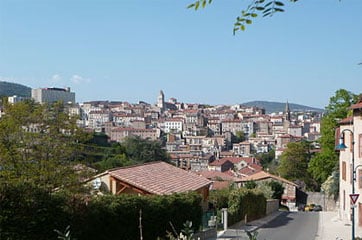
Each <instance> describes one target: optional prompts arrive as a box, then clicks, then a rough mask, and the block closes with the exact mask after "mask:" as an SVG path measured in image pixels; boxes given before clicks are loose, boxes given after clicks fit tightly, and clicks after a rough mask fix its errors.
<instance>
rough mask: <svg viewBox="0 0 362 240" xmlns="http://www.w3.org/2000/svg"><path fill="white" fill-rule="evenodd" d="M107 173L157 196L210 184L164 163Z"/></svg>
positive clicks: (153, 163)
mask: <svg viewBox="0 0 362 240" xmlns="http://www.w3.org/2000/svg"><path fill="white" fill-rule="evenodd" d="M108 172H109V174H110V175H111V176H112V177H114V178H116V179H118V180H120V181H123V182H126V183H128V184H130V185H132V186H135V187H137V188H139V189H142V190H144V191H146V192H149V193H152V194H158V195H163V194H172V193H181V192H187V191H195V190H198V189H200V188H202V187H205V186H208V185H210V184H211V182H210V181H209V180H207V179H206V178H204V177H202V176H199V175H197V174H195V173H192V172H188V171H185V170H183V169H180V168H178V167H175V166H173V165H171V164H168V163H165V162H151V163H147V164H143V165H136V166H130V167H124V168H118V169H113V170H109V171H108Z"/></svg>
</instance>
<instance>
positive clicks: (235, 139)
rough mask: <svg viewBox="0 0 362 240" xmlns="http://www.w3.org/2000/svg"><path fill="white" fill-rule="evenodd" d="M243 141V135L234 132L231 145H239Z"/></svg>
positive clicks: (242, 133) (239, 132)
mask: <svg viewBox="0 0 362 240" xmlns="http://www.w3.org/2000/svg"><path fill="white" fill-rule="evenodd" d="M245 139H246V138H245V133H244V132H243V131H236V132H235V135H233V138H232V140H231V141H232V143H239V142H243V141H245Z"/></svg>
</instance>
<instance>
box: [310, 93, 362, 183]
mask: <svg viewBox="0 0 362 240" xmlns="http://www.w3.org/2000/svg"><path fill="white" fill-rule="evenodd" d="M357 99H358V95H355V94H353V93H351V92H349V91H347V90H345V89H339V90H337V91H336V93H335V95H334V96H332V97H331V98H330V100H329V104H328V106H327V107H326V113H325V115H324V117H323V118H322V120H321V138H320V139H319V143H320V146H321V151H320V152H318V153H316V155H315V156H313V158H312V159H311V161H310V163H309V167H308V172H309V173H310V174H311V175H312V176H313V178H314V179H315V180H316V181H317V182H318V183H319V184H322V183H323V182H324V181H326V180H327V178H328V176H330V175H331V174H332V172H333V171H334V170H337V169H338V154H337V153H336V152H335V150H334V149H335V130H336V128H337V127H338V122H339V121H340V120H341V119H343V118H346V117H347V116H348V115H349V114H350V113H351V112H350V110H349V109H348V107H349V106H351V104H353V103H355V102H356V101H357Z"/></svg>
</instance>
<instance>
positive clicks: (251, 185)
mask: <svg viewBox="0 0 362 240" xmlns="http://www.w3.org/2000/svg"><path fill="white" fill-rule="evenodd" d="M257 186H258V184H256V182H255V181H253V180H251V181H247V182H245V188H247V189H254V188H256V187H257Z"/></svg>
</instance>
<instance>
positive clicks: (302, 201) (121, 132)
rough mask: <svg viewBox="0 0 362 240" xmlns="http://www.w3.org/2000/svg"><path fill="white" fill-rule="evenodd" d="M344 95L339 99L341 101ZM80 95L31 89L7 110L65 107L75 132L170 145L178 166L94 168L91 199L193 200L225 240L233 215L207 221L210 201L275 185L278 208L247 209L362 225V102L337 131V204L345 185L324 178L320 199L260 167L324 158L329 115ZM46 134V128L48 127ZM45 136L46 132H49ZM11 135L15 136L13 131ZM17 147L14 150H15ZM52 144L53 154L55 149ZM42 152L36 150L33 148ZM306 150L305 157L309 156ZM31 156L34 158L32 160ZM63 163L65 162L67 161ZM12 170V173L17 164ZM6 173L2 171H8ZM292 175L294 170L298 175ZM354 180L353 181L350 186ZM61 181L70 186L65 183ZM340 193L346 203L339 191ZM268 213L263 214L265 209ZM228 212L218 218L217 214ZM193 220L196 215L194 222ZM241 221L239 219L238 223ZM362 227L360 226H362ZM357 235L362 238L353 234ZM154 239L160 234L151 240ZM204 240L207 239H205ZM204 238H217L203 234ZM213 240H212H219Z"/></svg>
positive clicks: (34, 129) (206, 225)
mask: <svg viewBox="0 0 362 240" xmlns="http://www.w3.org/2000/svg"><path fill="white" fill-rule="evenodd" d="M343 91H344V90H340V92H343ZM75 95H76V94H75V93H74V92H71V90H70V88H38V89H32V90H31V98H30V97H20V96H16V95H14V96H9V97H7V100H6V101H7V103H9V104H10V105H16V104H17V103H18V102H22V101H25V100H29V99H31V100H32V101H31V102H33V103H35V104H38V105H39V106H44V105H48V104H49V106H52V104H53V103H62V106H63V107H64V110H65V111H64V114H66V116H68V117H67V118H69V116H75V117H76V118H75V123H76V125H77V126H78V128H81V129H83V130H84V131H85V132H87V133H91V134H92V135H93V136H100V137H101V138H102V139H105V141H106V142H107V143H115V144H122V143H124V142H126V141H127V140H128V139H129V138H130V137H131V138H132V137H135V138H136V139H142V140H146V141H153V142H158V143H160V146H162V150H165V151H166V152H167V155H168V158H169V160H170V162H164V161H160V159H143V160H142V162H141V164H136V165H124V166H122V165H121V167H116V168H108V169H106V170H105V171H103V172H97V171H96V170H94V169H92V170H91V171H92V174H91V175H90V177H88V178H87V179H84V180H81V182H82V184H84V183H86V184H87V186H88V185H89V186H90V187H91V189H92V190H91V194H92V195H95V196H100V195H102V196H103V194H111V195H113V196H123V195H138V196H141V195H142V196H143V195H144V196H148V195H155V196H168V195H172V194H174V193H187V192H194V193H197V194H198V195H200V196H201V207H202V209H203V216H204V215H205V219H206V222H205V221H203V222H202V226H203V227H202V228H203V229H211V230H214V231H215V230H216V229H217V227H216V225H217V221H219V222H220V221H221V223H223V224H224V231H223V232H222V233H223V234H226V233H227V231H226V230H227V228H228V224H227V223H225V221H227V219H228V217H227V213H226V212H229V211H226V212H225V214H226V215H224V213H222V216H221V219H218V220H217V219H216V218H215V217H213V216H212V215H207V214H209V213H210V211H211V212H212V211H213V210H212V209H213V208H214V207H215V206H214V204H217V202H215V201H216V200H215V199H214V200H213V201H214V202H210V195H211V193H212V192H217V191H219V190H225V189H229V190H230V189H245V188H249V187H250V186H251V185H250V184H256V185H254V187H255V186H259V187H262V186H265V184H266V185H268V184H269V185H268V186H270V183H273V182H276V183H278V184H280V187H281V188H280V189H281V192H280V194H281V195H280V196H279V197H277V198H278V199H279V200H278V199H274V200H276V201H270V200H272V199H269V200H268V201H265V200H261V202H260V200H259V202H258V201H256V200H255V202H254V204H256V205H255V206H252V205H250V206H249V207H248V209H249V208H250V209H258V208H259V210H260V211H261V215H260V216H264V215H265V216H266V218H268V217H270V216H278V215H276V214H277V213H278V209H279V207H280V204H282V205H283V206H285V207H286V208H287V209H288V211H292V212H293V211H294V212H297V211H321V210H329V211H338V212H339V219H340V220H339V221H343V222H348V221H352V222H353V224H354V221H355V216H354V215H352V216H351V215H350V214H349V209H353V210H354V207H353V206H354V205H353V204H352V202H351V203H350V205H348V201H347V200H346V199H347V198H348V195H347V194H346V193H348V192H349V188H350V187H351V184H350V183H351V182H352V186H353V190H352V192H353V193H352V194H350V195H353V197H355V198H354V200H355V201H357V198H358V194H356V192H355V191H356V190H355V188H354V181H357V178H356V174H357V173H356V171H357V168H358V167H359V166H360V165H358V164H357V163H354V152H353V151H354V149H353V143H354V142H353V141H354V140H352V139H353V138H355V136H354V134H353V131H352V130H351V129H354V130H357V131H359V126H360V124H359V122H360V121H359V117H358V116H359V114H360V109H361V103H362V98H361V97H359V99H358V100H357V103H355V104H352V105H351V106H350V107H349V109H350V111H352V113H353V115H352V116H350V117H347V118H344V119H341V120H339V122H338V125H339V128H337V130H336V136H335V137H334V138H335V141H336V142H337V140H338V139H337V138H339V142H340V144H339V145H338V146H336V148H335V150H336V151H340V155H339V165H340V166H339V168H340V172H341V175H340V180H339V183H337V184H339V188H340V192H339V196H337V197H335V196H334V198H333V196H331V195H328V196H327V195H326V193H324V191H329V192H332V191H333V190H329V189H328V188H330V187H333V185H334V183H333V181H334V180H333V179H337V178H339V177H337V178H336V177H333V176H329V177H328V178H327V177H326V179H327V180H326V181H325V182H323V184H322V186H321V188H320V189H321V192H315V193H313V192H308V193H307V192H306V191H307V189H306V186H305V183H304V182H303V181H298V180H299V179H298V177H297V178H295V179H296V180H297V181H295V179H294V180H291V179H289V178H288V177H286V178H283V177H282V176H280V174H279V173H280V172H278V171H275V169H274V171H269V168H267V167H265V165H262V162H261V158H260V156H261V155H267V154H270V153H272V156H271V158H272V159H273V161H275V162H276V163H277V164H279V162H281V161H282V160H283V159H282V158H283V156H285V155H286V154H290V152H289V153H286V152H287V151H288V150H289V148H290V147H291V145H290V144H293V143H294V144H297V145H295V146H298V144H300V145H301V146H302V145H303V143H306V142H307V143H308V150H307V151H308V154H314V153H316V152H320V151H321V148H320V145H319V144H320V141H319V140H320V138H321V119H322V118H323V112H317V111H293V109H291V108H290V105H289V103H288V101H286V102H285V107H284V111H281V112H274V113H266V110H265V109H264V108H261V107H256V106H253V107H250V106H246V105H242V104H234V105H217V106H211V105H207V104H198V103H183V102H179V101H178V100H177V99H176V98H170V99H169V100H168V101H166V100H165V94H164V93H163V91H162V90H161V91H160V92H159V94H158V95H157V96H156V97H155V103H154V104H150V103H146V102H139V103H129V102H126V101H124V102H123V101H90V102H83V103H77V102H76V101H75ZM62 111H63V110H62ZM6 115H7V113H6V111H5V108H4V105H2V108H1V109H0V118H2V117H3V116H6ZM27 125H28V126H27ZM4 126H8V125H4ZM45 127H47V126H46V125H45ZM21 128H22V129H23V130H25V132H29V133H35V134H36V133H42V132H44V130H41V129H40V128H41V125H38V124H33V123H32V122H25V125H24V123H23V124H22V127H21ZM47 131H48V130H45V132H47ZM62 131H65V129H63V127H61V131H60V132H59V131H58V133H60V135H63V134H64V133H65V132H64V133H62ZM333 131H334V130H333ZM49 133H50V132H49ZM9 134H13V133H12V132H11V131H10V132H9ZM15 134H16V133H15ZM332 134H333V133H332ZM14 136H15V135H14ZM358 136H359V135H358ZM356 137H357V135H356ZM348 139H349V140H348ZM54 140H55V139H54ZM350 142H351V143H352V150H351V151H352V166H350V167H348V166H347V165H348V164H347V161H346V159H348V156H349V155H350V154H351V152H350V151H343V149H345V148H347V147H348V146H346V145H345V144H344V143H350ZM17 144H18V143H16V141H15V145H16V146H17ZM49 144H50V145H49V146H52V143H49ZM36 145H37V143H35V145H34V146H36ZM4 146H5V145H4ZM32 147H33V144H32V143H31V147H30V148H32ZM333 148H334V147H333ZM294 150H296V149H294ZM11 151H12V150H11ZM36 151H38V149H37V150H36ZM61 151H63V149H61ZM296 151H298V150H296ZM303 151H304V152H305V149H304V150H302V152H303ZM22 154H24V153H23V151H21V153H20V155H22ZM41 154H43V153H41ZM297 154H298V153H297ZM302 154H303V153H302ZM23 157H25V158H27V156H25V155H24V156H23ZM356 157H357V156H356ZM359 157H360V156H359ZM294 158H298V155H294V156H293V157H292V158H291V159H290V160H287V161H299V160H295V159H294ZM284 160H285V158H284ZM60 161H63V160H62V159H60ZM307 161H308V160H307ZM9 163H10V165H11V162H9ZM170 163H171V164H170ZM25 164H27V163H26V162H25ZM4 166H5V165H4ZM55 167H56V166H55ZM84 167H85V166H81V165H76V169H75V170H76V171H80V170H81V169H84ZM306 167H307V166H304V167H303V168H301V169H302V171H305V172H302V173H301V174H302V175H303V174H307V173H306ZM86 168H88V167H86ZM5 169H6V168H5V167H4V169H3V170H5ZM10 170H11V169H10ZM51 171H53V170H51ZM87 171H88V170H87ZM292 171H294V170H293V169H292ZM55 173H56V171H55ZM349 173H351V176H352V177H348V176H349V175H350V174H349ZM333 174H334V173H333ZM352 174H353V175H352ZM358 174H359V175H360V174H361V173H360V170H358ZM359 175H358V176H359ZM299 176H300V175H299ZM350 178H351V179H350ZM19 179H20V178H19ZM359 179H360V177H358V181H359ZM60 180H61V181H63V180H62V178H61V179H60ZM331 181H332V182H331ZM77 182H79V180H77ZM252 188H253V187H252ZM214 190H215V191H214ZM262 191H266V192H262V194H263V195H264V196H263V198H265V196H268V198H272V197H271V195H270V193H268V191H269V190H266V189H264V190H262ZM256 194H258V193H256ZM268 194H269V195H268ZM308 194H309V196H308ZM336 194H337V195H338V192H337V193H336ZM346 195H347V196H346ZM213 198H215V195H214V196H213ZM229 198H230V196H229ZM252 198H253V199H257V198H258V195H252ZM351 199H352V198H351ZM87 201H88V200H87ZM86 204H87V203H86ZM229 204H232V202H229ZM249 204H251V203H249ZM260 204H262V205H260ZM264 204H265V206H264V207H261V206H263V205H264ZM316 204H317V205H316ZM239 205H240V204H239ZM240 206H242V205H240ZM240 206H239V207H240ZM218 207H220V206H218ZM250 209H249V210H250ZM221 210H222V209H221ZM221 210H220V209H219V211H221ZM244 211H245V210H244ZM253 211H254V210H253ZM190 213H191V212H188V214H190ZM140 214H141V213H140ZM230 214H232V213H230ZM254 214H256V215H255V216H257V215H258V213H254ZM353 214H359V212H357V213H354V211H353ZM246 216H247V214H246V215H245V220H244V221H242V222H244V225H242V226H247V225H245V224H246V223H247V217H246ZM358 216H360V215H358ZM238 217H240V216H238ZM357 219H359V217H358V218H357ZM90 221H93V220H90ZM237 221H240V219H239V218H238V220H237ZM358 221H359V223H360V222H361V220H358ZM341 223H342V222H341ZM237 228H240V226H239V227H237ZM353 229H355V227H354V225H353ZM242 231H244V230H242ZM90 232H91V231H88V232H86V233H84V234H88V233H90ZM244 232H245V231H244ZM360 232H361V231H360V228H357V233H360ZM153 234H156V233H154V232H153ZM203 234H207V233H206V232H203ZM215 234H216V233H215V232H214V233H212V236H215ZM353 234H355V233H353ZM201 239H209V238H208V237H207V236H206V235H204V236H203V237H201ZM210 239H214V238H212V237H211V238H210ZM219 239H223V238H222V237H221V238H219ZM316 239H318V238H316Z"/></svg>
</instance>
